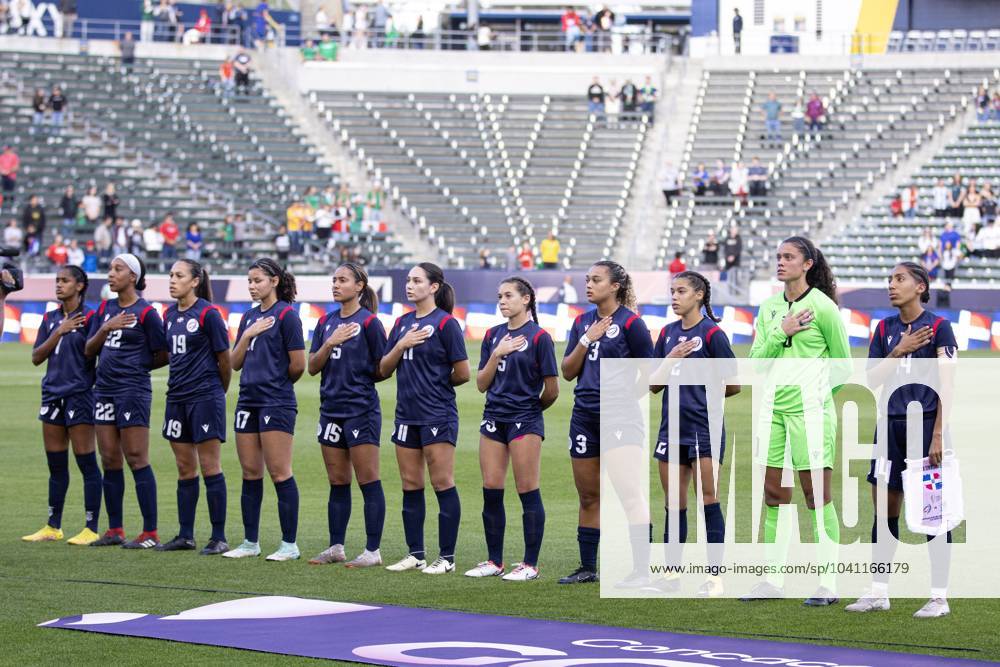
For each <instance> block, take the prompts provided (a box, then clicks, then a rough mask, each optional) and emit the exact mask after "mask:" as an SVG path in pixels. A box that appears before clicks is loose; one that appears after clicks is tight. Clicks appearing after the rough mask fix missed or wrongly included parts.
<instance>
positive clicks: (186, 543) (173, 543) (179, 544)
mask: <svg viewBox="0 0 1000 667" xmlns="http://www.w3.org/2000/svg"><path fill="white" fill-rule="evenodd" d="M197 548H198V545H196V544H195V543H194V540H193V539H191V538H190V537H181V536H180V535H178V536H177V537H175V538H174V539H172V540H170V541H169V542H164V543H163V544H158V545H156V546H155V547H153V549H154V550H155V551H194V550H195V549H197Z"/></svg>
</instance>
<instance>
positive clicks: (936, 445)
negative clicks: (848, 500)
mask: <svg viewBox="0 0 1000 667" xmlns="http://www.w3.org/2000/svg"><path fill="white" fill-rule="evenodd" d="M929 300H930V276H928V274H927V270H926V269H925V268H924V267H922V266H920V265H919V264H917V263H915V262H901V263H899V264H897V265H896V266H895V268H893V270H892V274H891V275H890V276H889V303H891V304H892V306H893V307H894V308H896V309H897V310H898V311H899V314H898V315H893V316H892V317H887V318H886V319H884V320H882V321H881V322H879V325H878V328H877V329H876V330H875V335H874V336H873V337H872V341H871V344H870V345H869V347H868V357H869V359H872V360H875V359H900V360H901V361H899V362H892V363H889V364H886V363H879V362H872V364H873V365H871V366H870V367H869V368H870V371H869V372H870V375H871V386H873V387H874V386H878V385H881V384H885V380H886V376H887V374H889V373H892V372H895V373H897V374H903V375H909V374H910V369H911V360H912V359H935V358H937V359H940V363H941V364H955V363H957V360H958V343H957V342H956V340H955V334H954V332H953V331H952V328H951V322H949V321H948V320H946V319H945V318H943V317H941V316H939V315H936V314H935V313H933V312H931V311H929V310H925V309H924V305H923V304H925V303H927V302H928V301H929ZM880 366H882V367H884V368H881V369H880ZM919 370H920V369H918V375H919ZM879 377H881V379H878V378H879ZM918 382H919V380H917V381H915V382H913V383H910V384H906V383H903V382H897V383H896V384H895V386H896V389H895V391H894V392H893V393H892V395H891V396H890V397H889V400H888V413H887V420H886V421H887V422H888V423H887V429H886V435H887V436H888V437H887V440H886V446H885V447H884V448H883V447H880V446H879V445H878V444H876V458H874V459H872V464H871V471H870V472H869V473H868V482H869V483H870V484H871V485H872V503H873V504H874V505H875V518H874V521H873V522H872V561H873V562H874V563H879V564H883V563H891V562H892V559H893V556H894V555H895V553H896V546H897V545H898V544H899V542H898V540H899V512H900V510H901V509H902V506H903V470H905V469H906V448H907V433H906V408H907V406H908V405H909V404H910V403H911V402H917V403H919V404H920V405H922V406H923V428H922V432H923V441H922V443H921V447H922V456H924V457H926V458H928V459H930V464H931V465H932V466H937V465H940V464H941V459H942V456H943V451H944V442H943V441H944V431H945V428H944V425H943V421H944V413H945V411H946V408H945V407H944V406H942V405H941V404H940V403H939V402H938V395H937V393H936V392H935V391H934V389H932V388H931V387H928V386H927V385H926V384H918ZM876 436H877V434H876ZM880 479H881V481H882V482H883V483H885V484H886V485H887V486H888V491H887V496H888V503H887V513H888V516H886V522H887V524H888V526H887V527H888V531H889V534H890V535H891V538H890V537H887V536H886V535H885V527H883V528H881V530H880V528H879V522H880V518H879V516H878V509H879V508H878V500H877V498H878V493H877V491H878V489H877V487H876V485H877V484H878V482H879V480H880ZM880 533H881V537H879V534H880ZM927 539H928V541H929V542H930V544H929V547H930V556H931V599H930V600H929V601H928V602H927V604H925V605H924V606H923V607H922V608H921V609H920V610H918V611H917V613H915V614H914V617H915V618H937V617H939V616H947V615H948V614H949V613H951V610H950V608H949V607H948V597H947V587H948V569H949V556H950V547H949V546H948V545H949V543H950V542H951V531H949V532H948V533H947V536H946V537H945V538H943V539H942V538H941V537H940V536H938V537H937V538H935V539H931V536H928V537H927ZM845 609H846V610H847V611H853V612H868V611H881V610H888V609H889V571H888V568H887V569H886V571H885V572H881V571H877V572H876V573H875V575H874V576H873V581H872V587H871V590H870V591H869V592H868V593H867V594H866V595H864V596H862V597H861V598H859V599H858V600H857V601H855V602H854V603H852V604H849V605H847V607H845Z"/></svg>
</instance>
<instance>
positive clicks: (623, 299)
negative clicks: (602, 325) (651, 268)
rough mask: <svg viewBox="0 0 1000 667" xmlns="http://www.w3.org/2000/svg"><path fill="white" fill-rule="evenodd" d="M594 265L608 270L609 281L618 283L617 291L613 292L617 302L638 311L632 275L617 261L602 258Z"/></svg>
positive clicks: (635, 311)
mask: <svg viewBox="0 0 1000 667" xmlns="http://www.w3.org/2000/svg"><path fill="white" fill-rule="evenodd" d="M594 266H603V267H604V268H605V269H607V270H608V276H609V277H610V278H611V282H613V283H618V292H617V293H616V294H615V299H616V300H617V301H618V303H620V304H621V305H623V306H625V307H626V308H628V309H629V310H631V311H632V312H633V313H638V312H639V305H638V302H637V301H636V298H635V288H634V287H633V285H632V277H631V276H629V274H628V271H626V270H625V267H623V266H622V265H621V264H619V263H618V262H612V261H611V260H609V259H602V260H601V261H599V262H594Z"/></svg>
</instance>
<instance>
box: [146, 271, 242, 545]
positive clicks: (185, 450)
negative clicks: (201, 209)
mask: <svg viewBox="0 0 1000 667" xmlns="http://www.w3.org/2000/svg"><path fill="white" fill-rule="evenodd" d="M170 296H171V297H172V298H174V299H176V300H177V303H175V304H174V305H172V306H170V308H168V309H167V312H166V315H165V316H164V318H163V321H164V325H165V327H166V336H167V343H168V344H169V351H170V378H169V380H168V382H167V407H166V410H165V411H164V415H163V437H164V438H165V439H166V440H168V441H169V442H170V448H171V449H172V450H173V452H174V459H175V460H176V462H177V518H178V520H179V522H180V532H179V533H178V534H177V537H175V538H174V539H172V540H170V541H169V542H166V543H164V544H161V545H160V546H158V547H156V550H157V551H190V550H193V549H195V548H196V545H195V542H194V517H195V511H196V509H197V507H198V491H199V487H198V469H199V467H200V468H201V473H202V475H204V476H205V496H206V500H207V502H208V515H209V519H210V520H211V522H212V537H211V539H209V541H208V543H207V544H206V545H205V546H204V548H202V550H201V554H202V555H203V556H214V555H216V554H221V553H225V552H227V551H229V544H227V543H226V478H225V476H224V475H223V474H222V466H221V465H220V461H219V454H220V449H221V445H222V443H223V442H225V440H226V391H227V390H228V389H229V379H230V377H232V369H231V368H230V366H229V328H228V327H227V326H226V323H225V322H223V321H222V315H221V314H220V313H219V310H218V309H217V308H216V307H215V306H213V305H212V285H211V283H210V282H209V278H208V272H207V271H206V270H205V269H204V268H202V266H201V264H200V263H198V262H196V261H194V260H192V259H179V260H177V261H176V262H175V263H174V265H173V267H172V268H171V269H170Z"/></svg>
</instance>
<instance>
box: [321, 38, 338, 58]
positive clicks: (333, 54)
mask: <svg viewBox="0 0 1000 667" xmlns="http://www.w3.org/2000/svg"><path fill="white" fill-rule="evenodd" d="M319 57H320V59H321V60H326V61H328V62H333V61H334V60H336V59H337V42H335V41H333V38H332V37H330V33H324V34H323V35H322V36H321V37H320V40H319Z"/></svg>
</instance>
